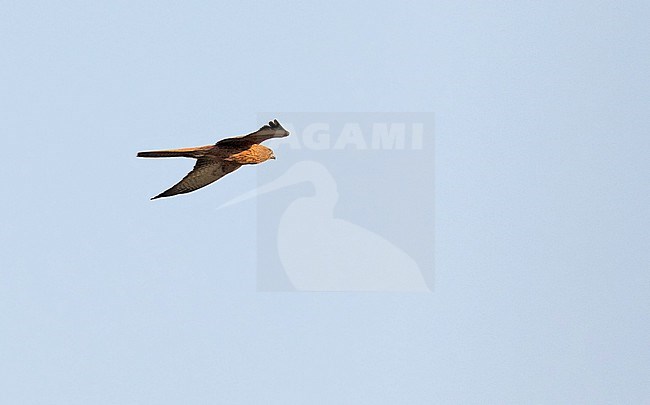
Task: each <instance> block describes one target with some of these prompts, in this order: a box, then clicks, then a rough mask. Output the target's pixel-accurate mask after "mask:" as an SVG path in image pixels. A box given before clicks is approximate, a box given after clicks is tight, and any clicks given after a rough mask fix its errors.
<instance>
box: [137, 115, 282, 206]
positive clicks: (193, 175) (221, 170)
mask: <svg viewBox="0 0 650 405" xmlns="http://www.w3.org/2000/svg"><path fill="white" fill-rule="evenodd" d="M288 135H289V131H287V130H285V129H284V128H282V125H280V123H279V122H278V120H273V121H270V122H269V124H268V125H264V126H263V127H262V128H260V129H259V130H257V131H255V132H253V133H250V134H248V135H242V136H236V137H233V138H226V139H222V140H220V141H219V142H217V143H216V144H214V145H206V146H197V147H194V148H182V149H168V150H154V151H149V152H138V157H145V158H162V157H187V158H193V159H196V164H195V165H194V169H192V171H191V172H189V173H188V174H187V176H185V177H183V179H182V180H181V181H179V182H178V183H177V184H175V185H174V186H173V187H171V188H170V189H169V190H166V191H163V192H162V193H160V194H158V195H157V196H155V197H152V198H151V199H152V200H155V199H156V198H161V197H171V196H173V195H176V194H184V193H189V192H192V191H194V190H198V189H200V188H202V187H205V186H207V185H208V184H210V183H214V182H215V181H217V180H219V179H220V178H222V177H223V176H225V175H226V174H228V173H231V172H234V171H235V170H237V169H239V168H240V167H241V166H243V165H254V164H258V163H262V162H265V161H267V160H269V159H275V156H274V155H273V151H272V150H271V149H269V148H267V147H266V146H262V145H260V143H262V142H264V141H266V140H267V139H270V138H284V137H285V136H288Z"/></svg>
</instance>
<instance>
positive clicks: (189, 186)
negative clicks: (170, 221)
mask: <svg viewBox="0 0 650 405" xmlns="http://www.w3.org/2000/svg"><path fill="white" fill-rule="evenodd" d="M240 166H241V165H239V164H237V163H234V162H227V161H223V160H215V159H211V158H199V159H198V160H197V161H196V164H195V165H194V169H192V171H191V172H189V173H188V174H187V176H185V177H183V180H181V181H179V182H178V183H177V184H175V185H174V186H173V187H172V188H170V189H169V190H166V191H163V192H162V193H160V194H158V195H157V196H155V197H153V198H151V199H152V200H155V199H156V198H161V197H171V196H173V195H176V194H184V193H189V192H191V191H194V190H198V189H200V188H201V187H205V186H207V185H208V184H210V183H214V182H215V181H217V180H219V179H220V178H222V177H223V176H225V175H226V174H228V173H231V172H233V171H235V170H237V169H238V168H239V167H240Z"/></svg>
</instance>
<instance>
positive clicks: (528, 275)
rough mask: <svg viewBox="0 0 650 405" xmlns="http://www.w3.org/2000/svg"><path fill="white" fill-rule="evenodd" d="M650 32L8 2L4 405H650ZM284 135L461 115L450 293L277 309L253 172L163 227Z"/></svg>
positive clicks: (446, 216)
mask: <svg viewBox="0 0 650 405" xmlns="http://www.w3.org/2000/svg"><path fill="white" fill-rule="evenodd" d="M649 19H650V6H648V3H647V2H643V1H628V2H613V1H611V2H605V1H588V2H587V1H572V2H560V1H545V2H492V4H488V3H486V2H466V1H465V2H458V1H445V2H430V1H422V2H385V1H379V2H370V1H367V2H350V1H345V2H343V1H341V2H338V1H337V2H324V3H320V4H317V3H305V2H297V1H296V2H265V3H260V2H250V1H237V2H228V3H225V2H200V1H189V2H164V1H163V2H159V1H158V2H154V1H148V2H147V1H142V2H131V1H113V2H86V3H82V2H71V1H70V2H54V1H53V2H28V1H15V2H3V3H2V6H0V38H2V40H1V41H0V50H1V51H2V55H3V58H2V61H3V63H2V64H1V65H0V84H1V88H0V109H1V111H2V114H1V118H0V132H1V134H2V152H1V156H2V159H0V180H1V182H2V185H3V188H4V192H3V198H2V199H0V403H3V404H5V403H6V404H66V405H68V404H179V403H187V404H214V403H231V404H239V403H241V404H249V403H274V404H289V403H296V404H305V403H310V404H311V403H322V404H332V403H350V404H380V403H386V404H395V403H403V404H432V403H476V404H479V403H480V404H485V403H494V404H504V403H512V404H521V403H548V404H557V403H573V404H575V403H589V404H596V403H647V402H649V401H650V389H649V388H648V387H649V386H650V385H649V384H648V381H649V380H650V371H649V370H650V351H649V350H648V342H649V341H650V326H649V325H650V315H649V314H650V272H649V271H648V269H649V267H650V266H649V264H650V253H649V252H650V243H649V242H650V240H649V237H648V229H650V190H649V186H648V185H649V184H650V164H649V163H648V156H649V155H650V137H649V136H648V134H649V133H650V114H648V111H649V107H650V97H649V93H650V91H649V90H650V80H648V71H650V56H649V55H650V49H648V44H650V29H649V28H648V23H647V22H648V20H649ZM260 111H288V112H290V111H292V112H295V111H298V112H300V111H322V112H331V111H342V112H358V111H373V112H410V111H415V112H417V111H425V112H427V111H428V112H433V113H434V114H435V122H436V130H435V136H436V140H435V146H436V147H435V150H436V152H435V159H436V160H435V168H436V175H435V219H436V225H435V227H434V229H431V230H430V231H429V232H433V233H434V234H435V246H433V245H432V246H431V249H432V250H433V251H434V258H435V288H434V290H433V292H432V293H430V294H386V293H291V292H277V293H260V292H257V291H256V274H257V272H258V269H259V267H258V266H260V264H259V263H257V260H256V252H257V250H256V243H257V237H256V236H257V229H258V226H259V225H260V223H259V222H258V219H257V218H256V216H255V213H256V209H255V201H254V200H251V201H249V202H246V203H243V204H240V205H237V206H234V207H232V208H231V209H229V210H217V209H216V207H217V206H218V205H220V204H222V203H223V202H226V201H228V200H230V199H232V198H234V197H235V196H238V195H240V194H242V193H244V192H246V191H248V190H250V189H252V188H254V187H255V184H256V172H257V171H256V169H254V168H245V169H246V170H244V169H241V170H239V171H237V172H235V173H233V174H231V175H229V176H227V177H226V178H224V179H222V180H221V181H220V182H219V183H217V184H215V185H212V186H210V187H209V188H206V189H205V190H200V191H199V192H196V193H193V194H191V195H187V196H181V197H175V198H173V199H166V200H161V201H154V202H152V201H149V197H151V196H153V195H155V194H157V193H159V192H160V191H162V190H164V189H165V188H166V187H168V186H170V185H172V184H173V183H174V182H175V181H177V180H178V179H180V178H181V177H182V176H183V175H184V173H185V172H186V171H187V170H188V169H189V168H190V167H191V162H188V161H183V160H181V159H176V160H159V161H144V160H141V159H136V158H135V153H136V152H137V151H139V150H146V149H151V148H161V147H183V146H193V145H203V144H208V143H212V142H215V141H216V140H218V139H220V138H222V137H224V136H227V135H236V134H240V133H242V132H246V131H248V130H251V129H254V128H256V127H257V125H258V122H257V113H258V112H260ZM269 118H274V117H269ZM277 118H278V119H280V120H282V116H278V117H277ZM271 146H272V145H271ZM285 153H288V152H285ZM296 153H299V151H297V152H296ZM277 167H278V166H275V168H277ZM257 170H269V171H271V170H274V166H272V165H271V164H269V165H267V166H264V167H263V168H262V167H260V168H259V169H257ZM275 170H277V169H275ZM269 173H270V172H269ZM278 174H279V173H278ZM353 175H354V173H353ZM356 175H358V176H359V174H358V173H356ZM367 175H368V176H370V177H369V181H372V180H374V181H376V180H377V179H372V178H371V177H372V173H367ZM271 177H272V176H271ZM360 181H361V180H360ZM433 187H434V185H433V184H432V188H433ZM395 198H398V197H397V196H396V197H395ZM412 209H413V210H430V209H433V207H423V206H421V205H419V204H418V201H417V200H416V201H413V203H412ZM426 235H429V233H426ZM426 235H425V234H424V233H423V234H422V237H425V236H426ZM418 236H419V235H417V234H416V235H413V237H414V238H417V237H418ZM261 265H262V266H263V264H261Z"/></svg>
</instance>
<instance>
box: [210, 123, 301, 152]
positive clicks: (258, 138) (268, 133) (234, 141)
mask: <svg viewBox="0 0 650 405" xmlns="http://www.w3.org/2000/svg"><path fill="white" fill-rule="evenodd" d="M285 136H289V131H287V130H286V129H284V128H282V125H281V124H280V123H279V122H278V120H273V121H269V123H268V124H267V125H264V126H263V127H262V128H260V129H258V130H257V131H255V132H253V133H250V134H248V135H242V136H235V137H233V138H226V139H222V140H220V141H219V142H217V146H238V145H243V144H254V143H262V142H264V141H266V140H267V139H271V138H284V137H285Z"/></svg>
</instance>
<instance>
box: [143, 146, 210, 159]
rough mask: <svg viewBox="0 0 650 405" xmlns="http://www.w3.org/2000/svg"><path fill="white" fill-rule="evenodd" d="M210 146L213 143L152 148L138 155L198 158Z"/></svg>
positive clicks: (146, 156)
mask: <svg viewBox="0 0 650 405" xmlns="http://www.w3.org/2000/svg"><path fill="white" fill-rule="evenodd" d="M210 148H212V145H208V146H199V147H195V148H182V149H166V150H152V151H146V152H138V155H137V156H138V157H143V158H166V157H188V158H198V157H201V156H203V155H204V154H205V152H206V151H207V150H208V149H210Z"/></svg>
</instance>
